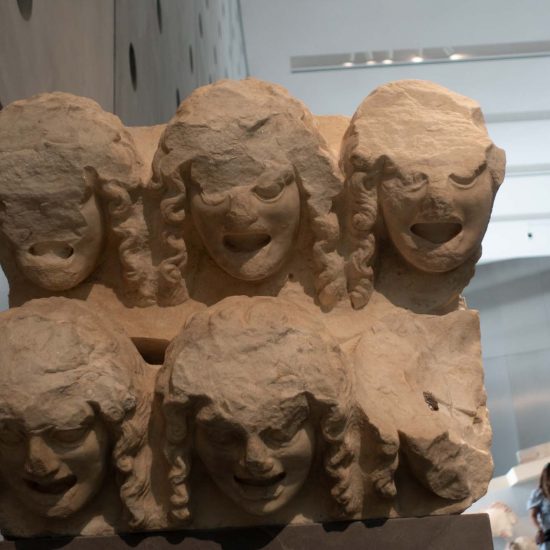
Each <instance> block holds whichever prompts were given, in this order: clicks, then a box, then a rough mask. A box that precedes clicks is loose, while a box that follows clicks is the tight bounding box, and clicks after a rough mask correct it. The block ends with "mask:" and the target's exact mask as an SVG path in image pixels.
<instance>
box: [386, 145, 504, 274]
mask: <svg viewBox="0 0 550 550" xmlns="http://www.w3.org/2000/svg"><path fill="white" fill-rule="evenodd" d="M462 152H463V151H462ZM470 152H471V154H470V155H468V156H467V157H464V158H462V155H460V156H458V158H455V159H453V155H452V150H449V151H447V152H446V153H445V154H444V155H442V157H443V158H438V157H437V156H436V157H432V158H431V159H430V162H429V163H427V162H425V163H422V162H418V163H416V164H415V163H414V162H412V163H411V164H408V165H407V167H406V169H401V170H398V169H396V168H395V167H392V166H387V167H386V168H385V170H384V173H383V176H382V181H381V184H380V187H379V200H380V205H381V208H382V214H383V216H384V221H385V224H386V228H387V230H388V233H389V235H390V238H391V240H392V242H393V244H394V246H395V247H396V248H397V250H398V251H399V252H400V253H401V255H402V256H403V257H404V258H405V259H406V260H407V261H408V262H409V263H410V264H412V265H413V266H414V267H416V268H417V269H420V270H423V271H429V272H445V271H450V270H451V269H454V268H456V267H458V266H459V265H461V264H463V263H464V262H465V261H466V260H468V259H469V258H470V257H472V256H473V255H474V254H475V253H476V251H477V250H478V248H479V246H480V245H481V240H482V239H483V236H484V234H485V231H486V229H487V225H488V223H489V217H490V215H491V209H492V207H493V201H494V197H495V188H494V184H493V178H492V176H491V173H490V171H489V169H488V166H487V160H486V155H485V147H484V146H483V144H481V145H479V146H478V147H475V144H473V145H472V147H471V151H470Z"/></svg>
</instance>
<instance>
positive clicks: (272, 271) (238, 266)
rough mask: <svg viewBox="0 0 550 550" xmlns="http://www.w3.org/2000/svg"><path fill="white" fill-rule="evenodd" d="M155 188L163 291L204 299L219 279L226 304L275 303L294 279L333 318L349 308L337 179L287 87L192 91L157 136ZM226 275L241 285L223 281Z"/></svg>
mask: <svg viewBox="0 0 550 550" xmlns="http://www.w3.org/2000/svg"><path fill="white" fill-rule="evenodd" d="M152 185H153V186H154V187H158V188H159V189H160V190H161V191H162V194H161V201H160V205H159V207H160V211H161V218H162V223H163V226H164V228H163V231H162V235H163V239H164V242H165V245H164V248H163V260H162V269H161V272H162V273H166V274H171V275H170V276H168V277H165V280H166V282H164V281H163V284H164V285H165V286H166V287H170V286H172V287H177V286H178V285H179V286H180V287H185V290H186V291H189V293H190V296H191V297H192V298H193V297H201V298H200V299H205V298H204V292H203V293H202V294H201V292H200V291H199V290H198V289H197V287H198V286H199V284H200V283H199V281H204V280H205V277H204V275H209V276H211V275H214V276H215V277H217V278H218V280H219V281H220V282H219V283H216V282H214V283H213V284H210V285H209V286H211V287H212V288H214V287H215V285H216V284H219V286H220V287H221V288H224V289H225V291H224V292H225V294H223V293H222V296H221V297H224V296H227V295H228V294H232V293H233V289H235V288H236V286H238V287H239V288H238V289H237V290H236V293H237V294H242V293H245V294H249V293H254V292H258V293H269V294H275V293H276V292H278V291H279V290H280V289H281V287H282V285H284V284H285V281H286V280H287V275H290V271H292V276H293V277H294V276H295V277H296V279H295V280H298V281H299V282H300V283H301V284H302V285H303V286H304V288H305V289H306V292H307V293H308V294H313V293H315V294H317V297H318V299H319V302H320V303H321V304H322V305H323V306H324V307H326V308H327V309H328V308H331V307H333V306H334V304H335V303H336V302H337V301H338V300H340V299H342V298H343V297H344V295H345V280H344V275H343V269H341V264H343V260H342V261H341V260H340V259H339V257H338V252H337V251H336V249H337V246H338V237H339V231H338V219H337V216H336V214H335V211H334V207H335V203H336V201H337V197H339V196H340V193H341V192H342V185H343V182H342V179H341V175H340V174H339V172H338V170H337V167H336V163H335V159H334V158H333V156H332V154H331V153H330V151H329V148H328V145H327V143H326V141H325V140H324V138H323V136H322V135H321V133H320V132H319V129H318V127H317V125H316V123H315V121H314V119H313V116H312V115H311V113H310V112H309V111H308V109H307V108H306V106H305V105H304V104H303V103H301V102H300V101H298V100H296V99H295V98H293V97H292V96H290V95H289V93H288V92H287V91H286V90H285V89H284V88H281V87H280V86H277V85H274V84H270V83H267V82H262V81H261V80H256V79H253V78H250V79H245V80H241V81H235V80H222V81H219V82H216V83H215V84H212V85H210V86H204V87H202V88H199V89H197V90H195V91H194V92H193V93H192V94H190V95H189V97H188V98H186V99H185V101H183V102H182V104H181V106H180V107H179V108H178V111H177V113H176V115H175V116H174V117H173V118H172V120H170V122H169V123H168V125H167V126H166V129H165V131H164V132H163V134H162V136H161V139H160V142H159V147H158V149H157V151H156V153H155V158H154V161H153V178H152ZM204 249H206V250H204ZM205 256H206V258H205ZM208 257H209V258H208ZM209 259H211V260H212V262H210V261H209ZM203 260H206V261H203ZM212 264H215V267H214V266H213V265H212ZM212 267H214V269H213V270H212V269H211V268H212ZM218 267H219V268H220V269H221V270H223V271H224V272H226V273H227V274H229V275H230V276H231V277H233V278H234V279H236V280H235V281H231V280H227V278H226V279H225V280H224V281H223V282H222V280H221V279H219V275H222V277H223V276H224V275H225V273H223V274H217V273H216V271H218V269H217V268H218ZM178 274H181V277H180V276H178ZM212 280H214V277H213V278H212ZM241 281H246V282H249V283H254V284H250V285H243V284H242V283H241ZM189 283H190V284H189ZM256 283H262V285H263V289H260V286H259V284H256ZM264 283H265V285H264ZM206 284H207V285H208V283H206ZM247 287H248V288H247ZM268 287H271V288H268ZM245 289H246V290H245ZM243 291H244V292H243ZM208 301H209V300H208Z"/></svg>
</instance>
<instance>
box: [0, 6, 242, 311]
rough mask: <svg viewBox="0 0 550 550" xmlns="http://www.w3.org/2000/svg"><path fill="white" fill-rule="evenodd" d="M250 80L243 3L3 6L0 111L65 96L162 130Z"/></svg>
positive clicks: (4, 292)
mask: <svg viewBox="0 0 550 550" xmlns="http://www.w3.org/2000/svg"><path fill="white" fill-rule="evenodd" d="M131 52H132V53H131ZM247 74H248V68H247V60H246V52H245V44H244V38H243V30H242V25H241V13H240V4H239V0H34V1H33V0H1V1H0V105H3V106H6V105H7V104H8V103H11V102H12V101H15V100H17V99H22V98H25V97H29V96H31V95H34V94H37V93H40V92H51V91H54V90H61V91H65V92H70V93H73V94H77V95H83V96H87V97H91V98H92V99H95V100H96V101H97V102H98V103H99V104H100V105H101V106H102V107H103V108H104V109H105V110H107V111H111V112H114V113H116V114H117V115H118V116H119V117H120V118H121V119H122V121H123V122H124V123H125V124H127V125H130V126H137V125H151V124H160V123H163V122H167V121H168V120H169V119H170V117H171V116H172V115H173V114H174V113H175V111H176V107H177V105H178V103H179V101H180V100H183V99H184V98H185V97H186V96H187V95H188V94H189V93H190V92H192V91H193V90H194V89H195V88H197V87H198V86H202V85H204V84H208V83H210V82H215V81H216V80H218V79H220V78H244V77H246V76H247ZM7 307H8V287H7V281H6V279H5V277H4V274H3V273H2V270H1V269H0V310H2V309H6V308H7Z"/></svg>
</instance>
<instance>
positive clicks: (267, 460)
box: [195, 398, 315, 516]
mask: <svg viewBox="0 0 550 550" xmlns="http://www.w3.org/2000/svg"><path fill="white" fill-rule="evenodd" d="M279 405H281V406H280V407H277V406H276V405H275V404H273V405H272V406H271V407H269V406H267V407H264V403H258V407H261V408H262V414H261V415H258V414H257V412H256V414H255V413H254V411H252V412H251V414H250V415H247V414H246V411H241V412H242V413H243V414H239V415H238V418H237V417H236V416H235V417H233V416H226V415H224V416H222V415H221V413H220V412H219V411H218V410H216V409H215V408H214V407H213V406H207V407H205V408H203V409H202V410H201V411H200V412H199V414H198V416H197V419H196V422H197V425H196V432H195V446H196V450H197V453H198V455H199V457H200V459H201V460H202V462H203V464H204V465H205V467H206V469H207V470H208V473H209V474H210V476H211V477H212V479H213V480H214V481H215V483H216V484H217V485H218V487H219V488H220V489H221V490H222V491H223V492H224V493H225V494H226V495H227V496H228V497H229V498H231V499H232V500H233V501H234V502H235V503H236V504H238V505H239V506H240V507H241V508H242V509H243V510H245V511H246V512H248V513H249V514H253V515H257V516H262V515H267V514H271V513H273V512H275V511H277V510H279V509H280V508H282V507H283V506H285V505H286V504H287V503H288V502H289V501H290V500H291V499H292V498H293V497H294V496H295V495H296V493H298V491H299V490H300V489H301V487H302V486H303V484H304V482H305V481H306V479H307V477H308V474H309V470H310V467H311V463H312V460H313V455H314V449H315V437H314V430H313V426H312V424H311V421H310V420H309V418H308V417H309V409H308V406H307V402H306V400H305V398H304V399H303V400H301V402H300V403H299V404H296V405H293V406H290V407H289V406H285V403H279Z"/></svg>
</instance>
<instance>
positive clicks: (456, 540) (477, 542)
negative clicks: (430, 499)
mask: <svg viewBox="0 0 550 550" xmlns="http://www.w3.org/2000/svg"><path fill="white" fill-rule="evenodd" d="M130 548H132V549H139V550H218V549H220V550H260V549H265V550H311V549H315V550H336V549H345V550H355V549H357V550H359V549H361V550H364V549H372V550H416V549H418V550H421V549H422V550H464V549H466V548H467V549H468V550H492V549H493V543H492V538H491V528H490V525H489V516H487V515H486V514H467V515H462V516H432V517H426V518H400V519H390V520H368V521H353V522H335V523H325V524H310V525H287V526H278V527H277V526H267V527H251V528H247V529H227V530H211V531H172V532H165V533H154V534H148V535H147V534H132V535H127V536H112V537H75V538H72V539H71V538H51V539H19V540H15V541H5V542H1V543H0V550H54V549H55V550H58V549H64V550H65V549H66V550H128V549H130Z"/></svg>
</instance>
